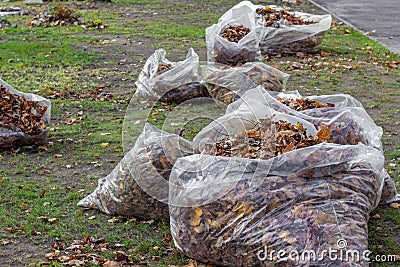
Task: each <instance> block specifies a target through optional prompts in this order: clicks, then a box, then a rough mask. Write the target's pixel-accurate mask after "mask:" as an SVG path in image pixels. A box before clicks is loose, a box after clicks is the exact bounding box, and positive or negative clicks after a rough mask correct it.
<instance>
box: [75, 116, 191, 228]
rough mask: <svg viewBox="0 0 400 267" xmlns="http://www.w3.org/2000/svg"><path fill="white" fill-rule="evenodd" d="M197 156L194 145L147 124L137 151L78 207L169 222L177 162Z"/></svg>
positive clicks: (116, 168) (100, 182)
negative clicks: (170, 187)
mask: <svg viewBox="0 0 400 267" xmlns="http://www.w3.org/2000/svg"><path fill="white" fill-rule="evenodd" d="M191 154H193V151H192V144H191V142H189V141H186V140H185V139H183V138H182V137H180V136H178V135H176V134H170V133H167V132H164V131H162V130H160V129H158V128H157V127H155V126H153V125H151V124H149V123H147V124H146V125H145V127H144V130H143V132H142V134H141V135H140V136H139V137H138V139H137V140H136V143H135V145H134V147H133V148H132V149H131V150H130V151H129V152H128V153H127V154H126V155H125V156H124V158H123V159H122V160H121V161H120V162H119V163H118V165H117V166H116V167H115V168H114V170H113V171H112V172H111V173H110V174H109V175H108V176H107V177H105V178H101V179H99V181H98V186H97V188H96V189H95V190H94V192H93V193H91V194H90V195H88V196H86V197H85V198H84V199H82V200H81V201H79V203H78V205H79V206H82V207H86V208H96V209H99V210H100V211H102V212H105V213H107V214H113V215H124V216H133V217H135V218H138V219H144V220H148V219H157V220H162V219H168V218H169V214H168V205H167V204H165V203H167V201H168V179H169V175H170V172H171V169H172V166H173V164H174V163H175V161H176V160H177V159H178V158H180V157H183V156H187V155H191Z"/></svg>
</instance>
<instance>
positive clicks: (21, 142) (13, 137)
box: [0, 78, 51, 149]
mask: <svg viewBox="0 0 400 267" xmlns="http://www.w3.org/2000/svg"><path fill="white" fill-rule="evenodd" d="M0 86H1V87H3V89H5V90H6V91H8V92H9V93H11V94H13V95H17V96H20V97H22V98H23V99H25V100H27V101H32V102H35V103H37V104H39V105H40V106H41V107H43V108H44V109H46V111H45V112H44V114H43V115H42V117H41V118H37V115H36V114H37V111H36V110H35V109H32V110H31V114H32V115H33V117H35V118H34V119H40V120H41V122H43V125H42V127H41V128H40V129H37V131H38V133H35V134H29V133H25V132H23V131H22V130H21V128H20V127H18V125H8V124H5V125H2V124H0V149H1V148H10V147H19V146H25V145H35V144H41V143H43V142H44V140H45V138H46V136H47V132H48V129H49V128H48V126H49V125H50V116H51V102H50V100H48V99H46V98H44V97H41V96H39V95H36V94H31V93H23V92H20V91H18V90H17V89H15V88H13V87H12V86H11V85H9V84H8V83H7V82H5V81H4V80H2V79H1V78H0ZM0 109H1V112H0V113H2V112H5V111H3V110H2V108H0ZM18 110H20V108H18ZM7 115H8V114H5V113H3V114H1V116H7ZM21 115H22V114H18V115H17V116H21ZM21 119H23V118H21ZM32 119H33V118H32ZM19 123H24V122H23V121H20V122H19Z"/></svg>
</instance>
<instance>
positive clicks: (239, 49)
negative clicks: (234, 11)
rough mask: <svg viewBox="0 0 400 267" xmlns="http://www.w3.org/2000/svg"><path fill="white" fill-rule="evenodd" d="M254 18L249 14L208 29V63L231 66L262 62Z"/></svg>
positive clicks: (220, 22) (242, 14) (243, 14)
mask: <svg viewBox="0 0 400 267" xmlns="http://www.w3.org/2000/svg"><path fill="white" fill-rule="evenodd" d="M258 38H259V37H258V35H257V33H256V27H255V20H254V17H253V16H252V15H251V14H250V13H247V12H243V13H241V14H239V15H238V16H237V17H236V18H232V19H229V20H225V21H221V20H220V21H219V22H218V24H214V25H212V26H210V27H208V28H207V29H206V45H207V61H208V62H210V63H212V62H216V63H221V64H225V65H230V66H241V65H243V64H244V63H246V62H255V61H261V51H260V48H259V40H258Z"/></svg>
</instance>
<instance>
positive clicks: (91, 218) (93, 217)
mask: <svg viewBox="0 0 400 267" xmlns="http://www.w3.org/2000/svg"><path fill="white" fill-rule="evenodd" d="M95 218H96V216H90V217H88V218H87V219H88V220H93V219H95Z"/></svg>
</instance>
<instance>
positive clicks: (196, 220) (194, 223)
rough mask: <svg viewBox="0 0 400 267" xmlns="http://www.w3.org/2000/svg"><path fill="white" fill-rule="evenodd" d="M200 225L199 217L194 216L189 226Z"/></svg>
mask: <svg viewBox="0 0 400 267" xmlns="http://www.w3.org/2000/svg"><path fill="white" fill-rule="evenodd" d="M199 224H200V217H198V216H194V218H193V219H192V220H191V221H190V225H191V226H193V227H195V226H198V225H199Z"/></svg>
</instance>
